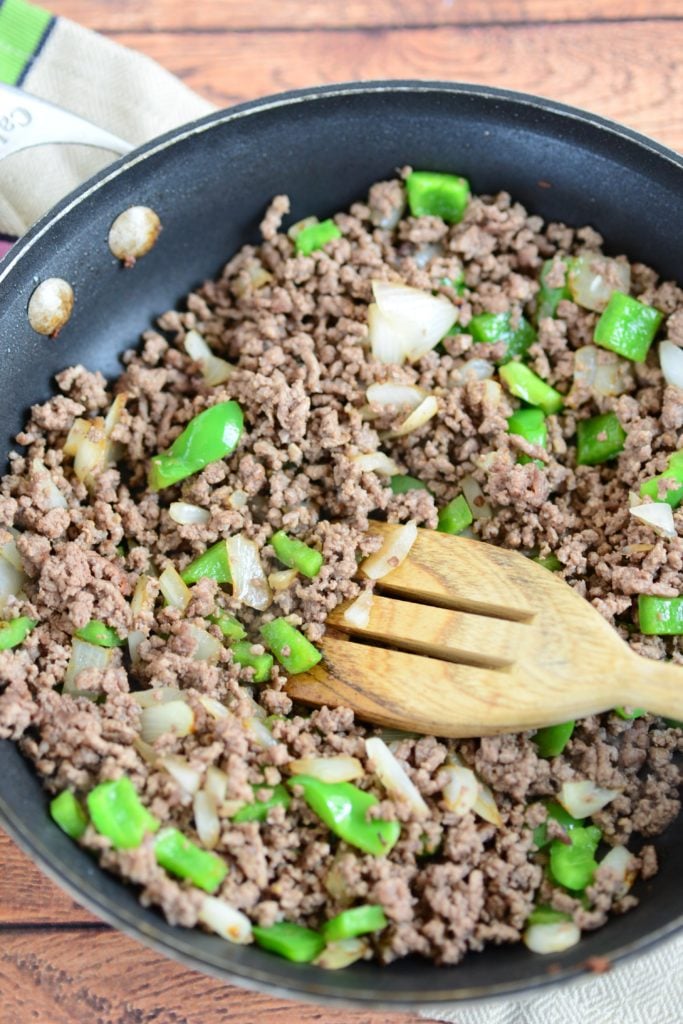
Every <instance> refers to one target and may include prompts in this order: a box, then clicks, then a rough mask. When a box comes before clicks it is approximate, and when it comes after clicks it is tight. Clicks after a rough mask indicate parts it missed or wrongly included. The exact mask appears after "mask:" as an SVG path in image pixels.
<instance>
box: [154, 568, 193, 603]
mask: <svg viewBox="0 0 683 1024" xmlns="http://www.w3.org/2000/svg"><path fill="white" fill-rule="evenodd" d="M159 590H160V591H161V593H162V594H163V595H164V598H165V599H166V602H167V603H168V604H170V605H171V606H172V607H173V608H180V610H181V611H185V609H186V608H187V606H188V604H189V603H190V601H191V600H192V594H191V593H190V588H189V587H188V586H187V584H186V583H185V581H184V580H183V579H182V577H181V576H180V575H179V573H178V572H176V570H175V569H174V568H173V566H172V565H169V566H167V568H166V569H164V571H163V572H162V574H161V576H160V577H159Z"/></svg>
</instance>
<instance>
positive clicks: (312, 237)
mask: <svg viewBox="0 0 683 1024" xmlns="http://www.w3.org/2000/svg"><path fill="white" fill-rule="evenodd" d="M335 238H341V231H340V230H339V228H338V227H337V225H336V224H335V223H334V221H333V220H321V221H320V223H319V224H308V225H307V226H306V227H305V228H302V229H301V231H299V233H298V234H297V236H296V238H295V239H294V248H295V249H296V251H297V252H298V253H299V255H300V256H310V255H311V253H312V252H315V251H316V250H317V249H322V247H323V246H324V245H327V243H328V242H331V241H333V239H335Z"/></svg>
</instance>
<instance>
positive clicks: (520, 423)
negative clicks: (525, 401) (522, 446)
mask: <svg viewBox="0 0 683 1024" xmlns="http://www.w3.org/2000/svg"><path fill="white" fill-rule="evenodd" d="M508 430H509V432H510V433H511V434H516V435H517V436H518V437H523V438H524V440H525V441H528V442H529V444H536V445H540V446H541V448H545V447H546V446H547V444H548V427H547V424H546V422H545V415H544V414H543V410H542V409H535V408H533V407H532V408H530V409H517V411H516V412H513V414H512V416H510V417H509V418H508ZM517 462H519V463H520V465H522V466H524V465H526V463H527V462H531V456H530V455H526V454H525V453H524V452H519V454H518V455H517ZM534 462H535V463H536V465H537V466H541V467H542V466H543V463H542V462H541V460H540V459H534Z"/></svg>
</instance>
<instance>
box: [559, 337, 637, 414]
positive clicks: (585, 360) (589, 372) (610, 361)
mask: <svg viewBox="0 0 683 1024" xmlns="http://www.w3.org/2000/svg"><path fill="white" fill-rule="evenodd" d="M630 379H631V370H630V368H629V366H628V363H627V362H626V360H625V359H621V358H620V357H619V356H618V355H617V354H616V352H609V351H608V350H607V349H602V348H597V347H596V346H595V345H584V346H583V348H579V349H577V350H576V352H575V353H574V379H573V383H572V391H574V390H575V389H576V388H577V386H578V387H579V389H580V388H581V387H586V388H588V389H589V391H590V392H591V393H592V394H594V395H599V396H603V397H614V396H616V395H621V394H623V393H624V391H626V390H628V387H629V384H630ZM567 404H568V405H572V398H571V392H570V394H569V396H568V402H567Z"/></svg>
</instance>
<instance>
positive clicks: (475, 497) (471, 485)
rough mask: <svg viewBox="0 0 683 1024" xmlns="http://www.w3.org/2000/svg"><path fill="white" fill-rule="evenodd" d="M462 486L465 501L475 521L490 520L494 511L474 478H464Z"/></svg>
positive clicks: (461, 482)
mask: <svg viewBox="0 0 683 1024" xmlns="http://www.w3.org/2000/svg"><path fill="white" fill-rule="evenodd" d="M460 486H461V487H462V493H463V494H464V495H465V500H466V502H467V504H468V505H469V507H470V512H471V513H472V517H473V518H474V519H490V518H491V516H492V515H493V509H492V508H491V506H490V505H489V503H488V501H487V500H486V498H485V497H484V492H483V491H482V489H481V486H480V484H478V483H477V481H476V480H475V479H474V477H472V476H464V477H463V478H462V480H461V481H460Z"/></svg>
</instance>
